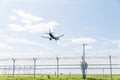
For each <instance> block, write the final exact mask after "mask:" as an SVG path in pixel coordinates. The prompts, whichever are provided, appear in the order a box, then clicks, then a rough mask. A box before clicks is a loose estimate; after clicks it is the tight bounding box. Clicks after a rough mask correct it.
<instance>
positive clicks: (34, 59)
mask: <svg viewBox="0 0 120 80" xmlns="http://www.w3.org/2000/svg"><path fill="white" fill-rule="evenodd" d="M36 60H37V58H33V61H34V78H36Z"/></svg>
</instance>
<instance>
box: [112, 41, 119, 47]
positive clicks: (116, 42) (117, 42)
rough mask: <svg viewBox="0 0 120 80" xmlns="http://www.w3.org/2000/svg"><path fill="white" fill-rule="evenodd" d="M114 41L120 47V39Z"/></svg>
mask: <svg viewBox="0 0 120 80" xmlns="http://www.w3.org/2000/svg"><path fill="white" fill-rule="evenodd" d="M113 43H115V44H117V45H118V47H119V48H120V40H116V41H113Z"/></svg>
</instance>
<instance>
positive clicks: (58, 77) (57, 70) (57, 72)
mask: <svg viewBox="0 0 120 80" xmlns="http://www.w3.org/2000/svg"><path fill="white" fill-rule="evenodd" d="M56 59H57V78H59V58H58V57H56Z"/></svg>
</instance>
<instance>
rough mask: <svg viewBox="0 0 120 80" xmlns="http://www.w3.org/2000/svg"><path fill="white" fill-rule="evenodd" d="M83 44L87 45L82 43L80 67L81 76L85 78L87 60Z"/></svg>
mask: <svg viewBox="0 0 120 80" xmlns="http://www.w3.org/2000/svg"><path fill="white" fill-rule="evenodd" d="M85 46H87V44H83V56H82V63H81V69H82V77H83V79H86V72H85V70H86V69H87V67H88V64H87V62H86V61H85Z"/></svg>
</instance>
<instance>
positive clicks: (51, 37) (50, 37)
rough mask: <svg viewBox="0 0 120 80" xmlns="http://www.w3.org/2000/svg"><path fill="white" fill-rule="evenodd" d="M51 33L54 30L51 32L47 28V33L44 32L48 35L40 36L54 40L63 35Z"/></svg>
mask: <svg viewBox="0 0 120 80" xmlns="http://www.w3.org/2000/svg"><path fill="white" fill-rule="evenodd" d="M53 33H54V32H51V30H50V29H49V33H46V34H48V35H49V37H45V36H42V38H48V39H49V40H52V39H54V40H56V41H57V40H59V38H60V37H62V36H64V34H62V35H59V36H55V35H53Z"/></svg>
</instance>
